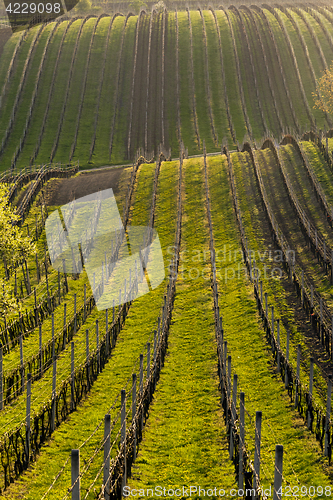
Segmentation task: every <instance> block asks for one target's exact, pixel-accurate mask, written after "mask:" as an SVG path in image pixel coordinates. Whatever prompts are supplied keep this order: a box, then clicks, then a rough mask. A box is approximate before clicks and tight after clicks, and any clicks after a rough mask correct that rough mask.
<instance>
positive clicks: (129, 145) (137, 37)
mask: <svg viewBox="0 0 333 500" xmlns="http://www.w3.org/2000/svg"><path fill="white" fill-rule="evenodd" d="M143 14H146V12H145V10H143V9H141V10H140V14H139V16H138V20H137V23H136V30H135V48H134V62H133V76H132V90H131V106H130V117H129V127H128V142H127V156H128V158H129V157H130V147H131V135H132V119H133V106H134V84H135V72H136V66H137V57H138V40H139V27H140V22H141V18H142V16H143ZM117 90H118V89H117ZM117 94H118V92H117ZM113 116H114V120H115V116H116V113H115V112H114V115H113ZM113 128H114V123H113V127H112V132H113ZM112 135H113V133H112ZM110 155H111V140H110Z"/></svg>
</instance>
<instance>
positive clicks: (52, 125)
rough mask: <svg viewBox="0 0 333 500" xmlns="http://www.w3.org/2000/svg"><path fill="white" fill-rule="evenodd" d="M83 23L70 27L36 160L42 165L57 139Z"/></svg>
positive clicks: (48, 156)
mask: <svg viewBox="0 0 333 500" xmlns="http://www.w3.org/2000/svg"><path fill="white" fill-rule="evenodd" d="M81 23H82V19H78V20H77V21H74V23H73V24H72V25H71V26H70V28H69V30H68V32H67V34H66V38H65V41H64V46H63V50H62V53H61V56H60V61H59V65H58V70H57V75H56V77H55V82H54V89H53V94H52V98H51V102H50V108H49V111H48V115H47V120H46V125H45V130H44V134H43V137H42V142H41V146H40V149H39V153H38V156H37V158H36V163H42V162H43V159H44V161H49V158H50V154H51V150H52V147H53V143H54V139H55V134H56V131H57V128H58V123H59V120H60V114H61V109H62V104H63V99H64V96H65V93H66V87H67V80H68V75H69V69H70V64H71V60H72V55H73V48H74V44H75V40H76V37H77V34H78V31H79V28H80V26H81ZM48 91H49V88H46V89H45V92H48ZM68 154H69V152H68ZM68 154H66V156H64V158H62V160H65V161H67V159H68Z"/></svg>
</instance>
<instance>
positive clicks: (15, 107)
mask: <svg viewBox="0 0 333 500" xmlns="http://www.w3.org/2000/svg"><path fill="white" fill-rule="evenodd" d="M44 29H45V26H43V25H41V26H40V28H39V29H37V30H36V33H35V36H34V38H33V41H32V43H31V45H30V48H29V52H28V55H27V57H26V60H25V64H24V68H23V71H22V75H21V79H20V83H19V86H18V88H17V91H16V96H15V100H14V103H13V107H12V112H11V115H10V119H9V123H8V125H7V128H6V130H5V133H4V136H3V138H2V141H1V149H0V156H1V155H2V154H3V151H4V148H5V147H6V144H7V141H8V137H9V134H10V132H11V129H12V127H13V124H14V120H15V116H16V113H17V110H18V104H19V100H20V97H21V94H22V90H23V86H24V82H25V80H26V77H27V72H28V69H29V68H30V64H31V60H32V57H33V53H34V49H35V47H36V45H37V43H38V41H39V39H40V36H41V34H42V32H43V31H44Z"/></svg>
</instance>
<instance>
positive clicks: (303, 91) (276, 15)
mask: <svg viewBox="0 0 333 500" xmlns="http://www.w3.org/2000/svg"><path fill="white" fill-rule="evenodd" d="M266 8H267V10H268V11H269V12H270V13H271V14H273V15H274V17H275V19H276V20H277V22H278V23H279V26H280V28H281V30H282V32H283V35H284V38H285V40H286V42H287V45H288V49H289V53H290V57H291V60H292V62H293V66H294V69H295V72H296V75H297V84H298V87H299V91H300V94H301V96H302V102H303V104H304V106H305V109H306V113H307V116H308V118H309V121H310V124H311V125H314V123H315V122H314V118H313V114H312V112H311V109H310V107H309V103H308V100H307V97H306V94H305V90H304V86H303V82H302V78H301V74H300V71H299V67H298V63H297V58H296V55H295V51H294V48H293V45H292V43H291V40H290V36H289V33H288V31H287V29H286V26H285V24H284V22H283V19H282V17H281V16H280V14H279V12H278V11H277V10H276V9H274V8H272V7H270V6H266ZM266 18H267V16H266ZM268 24H269V22H268Z"/></svg>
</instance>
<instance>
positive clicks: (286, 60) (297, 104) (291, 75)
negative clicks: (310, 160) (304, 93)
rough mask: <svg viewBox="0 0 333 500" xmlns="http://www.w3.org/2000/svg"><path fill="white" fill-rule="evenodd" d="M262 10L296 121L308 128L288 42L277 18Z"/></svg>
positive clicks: (308, 124)
mask: <svg viewBox="0 0 333 500" xmlns="http://www.w3.org/2000/svg"><path fill="white" fill-rule="evenodd" d="M263 11H264V14H265V15H266V17H267V19H268V22H269V24H270V26H271V29H272V32H273V35H274V38H275V40H276V44H277V46H278V48H279V53H280V58H281V61H282V66H283V69H284V74H285V78H286V82H287V85H288V89H289V94H290V96H291V99H292V102H293V106H294V110H295V113H296V116H297V119H298V122H299V124H300V125H301V127H303V128H304V127H305V128H308V127H309V126H310V123H309V118H308V116H307V114H306V110H305V108H304V103H303V102H302V99H301V97H300V90H299V83H298V78H297V73H296V70H295V68H294V64H293V62H292V59H291V54H290V52H289V48H288V44H287V42H286V40H285V37H284V34H283V31H282V29H281V28H280V25H279V23H278V21H277V19H276V18H275V17H274V16H273V14H272V13H271V12H270V11H269V10H267V9H263Z"/></svg>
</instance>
